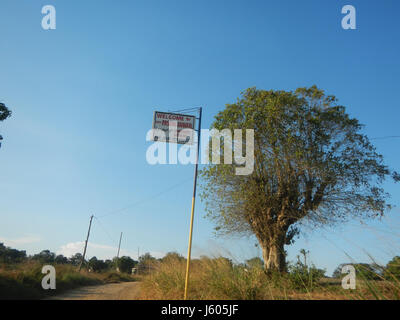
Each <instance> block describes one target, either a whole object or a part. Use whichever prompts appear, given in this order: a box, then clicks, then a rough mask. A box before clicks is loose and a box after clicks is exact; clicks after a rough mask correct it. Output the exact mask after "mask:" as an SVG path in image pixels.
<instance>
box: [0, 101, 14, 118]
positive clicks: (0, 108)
mask: <svg viewBox="0 0 400 320" xmlns="http://www.w3.org/2000/svg"><path fill="white" fill-rule="evenodd" d="M10 116H11V111H10V110H9V109H8V108H7V107H6V105H5V104H4V103H1V102H0V121H4V120H6V119H7V118H8V117H10Z"/></svg>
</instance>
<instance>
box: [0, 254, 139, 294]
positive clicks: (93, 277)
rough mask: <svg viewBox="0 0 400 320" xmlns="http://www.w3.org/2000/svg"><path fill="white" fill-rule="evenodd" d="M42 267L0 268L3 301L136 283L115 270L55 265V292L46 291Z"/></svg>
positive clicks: (34, 265)
mask: <svg viewBox="0 0 400 320" xmlns="http://www.w3.org/2000/svg"><path fill="white" fill-rule="evenodd" d="M42 266H43V265H42V264H40V263H38V262H33V261H28V262H26V263H20V264H13V265H10V264H8V265H0V300H5V299H7V300H8V299H13V300H20V299H41V298H45V297H46V296H50V295H56V294H59V293H61V292H64V291H66V290H69V289H73V288H77V287H81V286H91V285H99V284H105V283H116V282H122V281H135V280H136V279H135V278H134V277H131V276H130V275H124V274H120V273H116V272H115V271H109V272H103V273H92V272H87V271H85V270H82V271H81V272H78V271H77V268H76V267H74V266H71V265H57V264H56V265H54V267H55V269H56V290H44V289H43V288H42V285H41V283H42V279H43V277H44V276H45V275H44V274H42Z"/></svg>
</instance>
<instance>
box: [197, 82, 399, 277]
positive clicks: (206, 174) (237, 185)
mask: <svg viewBox="0 0 400 320" xmlns="http://www.w3.org/2000/svg"><path fill="white" fill-rule="evenodd" d="M362 128H363V126H362V125H361V124H360V123H359V121H358V120H357V119H355V118H351V117H350V115H349V114H348V113H346V110H345V107H343V106H341V105H338V104H337V99H336V98H335V97H334V96H331V95H326V94H325V93H324V91H323V90H321V89H319V88H317V87H316V86H313V87H310V88H299V89H297V90H296V91H294V92H292V91H290V92H287V91H273V90H270V91H265V90H257V89H256V88H250V89H248V90H246V91H245V92H244V93H243V95H242V97H241V98H239V99H238V100H237V101H236V102H235V103H233V104H228V105H226V107H225V109H224V110H222V111H221V112H219V113H218V114H217V115H216V116H215V121H214V123H213V124H212V129H217V130H220V131H221V130H224V129H227V131H228V132H231V134H232V132H234V130H235V129H252V130H254V171H253V172H252V173H251V174H249V175H236V170H235V169H236V166H233V165H230V164H224V163H223V162H222V161H221V164H215V163H210V164H209V165H208V166H206V167H205V169H204V170H202V179H203V186H202V187H203V190H202V191H203V192H202V198H203V200H205V205H206V210H207V215H208V217H209V218H210V219H211V220H213V221H214V222H215V224H216V228H215V229H216V231H217V232H218V233H220V234H225V235H227V234H232V233H239V234H245V235H255V237H256V238H257V240H258V242H259V244H260V247H261V249H262V253H263V260H264V264H265V268H266V269H268V270H278V271H285V269H286V254H285V250H284V246H285V245H290V244H292V243H293V241H294V238H295V236H296V235H297V234H298V233H299V232H300V230H301V231H303V232H305V231H306V229H304V228H303V226H304V225H309V226H312V227H313V228H315V227H318V226H322V225H333V224H335V223H341V222H345V221H347V220H350V219H352V218H354V217H357V218H369V217H371V218H372V217H379V216H382V215H383V214H384V213H385V212H386V210H387V209H389V208H390V205H389V204H388V203H387V199H388V194H387V193H385V191H384V189H383V188H382V183H383V181H384V180H385V178H387V177H389V176H390V174H392V176H393V178H394V179H395V180H399V176H398V174H397V175H396V174H395V173H394V172H393V173H391V171H390V170H389V169H388V167H387V166H386V165H385V164H384V162H383V157H382V155H380V154H379V153H377V151H376V149H375V147H374V146H373V145H372V143H371V142H370V140H369V139H368V137H367V136H366V135H365V134H363V133H362V132H361V130H362ZM225 131H226V130H225ZM232 135H233V134H232ZM236 140H237V138H236ZM236 140H235V137H234V138H233V143H232V145H230V146H229V149H230V148H232V146H233V148H237V147H238V146H240V147H242V149H241V150H246V148H247V147H248V146H249V141H245V142H242V145H239V144H238V141H236ZM226 142H227V140H226V139H225V138H224V141H223V142H221V148H220V150H217V154H216V155H217V156H220V155H222V154H224V151H225V148H227V145H225V143H226ZM213 155H215V152H214V153H213Z"/></svg>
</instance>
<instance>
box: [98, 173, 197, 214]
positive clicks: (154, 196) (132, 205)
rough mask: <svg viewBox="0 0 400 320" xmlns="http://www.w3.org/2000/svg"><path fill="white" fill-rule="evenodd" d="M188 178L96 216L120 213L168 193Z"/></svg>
mask: <svg viewBox="0 0 400 320" xmlns="http://www.w3.org/2000/svg"><path fill="white" fill-rule="evenodd" d="M189 180H192V178H188V179H185V180H183V181H181V182H179V183H177V184H175V185H173V186H171V187H169V188H168V189H165V190H163V191H161V192H159V193H156V194H155V195H153V196H152V197H150V198H148V199H142V200H139V201H137V202H134V203H132V204H130V205H127V206H126V207H123V208H120V209H117V210H113V211H111V212H109V213H106V214H104V215H102V216H100V217H98V218H104V217H108V216H110V215H114V214H117V213H120V212H122V211H125V210H127V209H129V208H132V207H135V206H138V205H140V204H143V203H146V202H148V201H153V200H154V198H157V197H159V196H161V195H163V194H165V193H168V192H170V191H172V190H174V189H176V188H177V187H180V186H181V185H182V184H183V183H185V182H187V181H189Z"/></svg>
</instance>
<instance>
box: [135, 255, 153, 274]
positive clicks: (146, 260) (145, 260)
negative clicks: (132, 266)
mask: <svg viewBox="0 0 400 320" xmlns="http://www.w3.org/2000/svg"><path fill="white" fill-rule="evenodd" d="M156 262H157V259H156V258H155V257H153V256H152V255H151V254H150V253H149V252H147V253H145V254H143V255H141V256H140V257H139V263H138V266H137V267H138V269H139V272H140V273H141V274H143V273H147V272H149V271H150V270H152V268H153V267H154V264H155V263H156Z"/></svg>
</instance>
